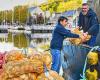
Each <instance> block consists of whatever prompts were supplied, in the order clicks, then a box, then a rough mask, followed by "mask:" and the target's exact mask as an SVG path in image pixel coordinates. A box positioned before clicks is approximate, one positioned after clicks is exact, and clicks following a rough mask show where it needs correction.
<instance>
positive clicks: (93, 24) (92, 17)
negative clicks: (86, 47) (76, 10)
mask: <svg viewBox="0 0 100 80" xmlns="http://www.w3.org/2000/svg"><path fill="white" fill-rule="evenodd" d="M85 17H86V19H87V21H86V22H87V23H86V25H85V24H84V23H85V20H86V19H85ZM84 19H85V20H84ZM78 26H79V27H82V29H83V31H84V32H88V33H89V34H90V35H93V36H96V35H97V34H98V32H99V22H98V19H97V16H96V13H95V12H94V11H93V10H92V9H89V11H88V13H87V15H86V16H84V15H83V14H82V12H81V13H80V14H79V22H78Z"/></svg>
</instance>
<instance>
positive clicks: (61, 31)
mask: <svg viewBox="0 0 100 80" xmlns="http://www.w3.org/2000/svg"><path fill="white" fill-rule="evenodd" d="M65 37H68V38H79V35H77V34H73V33H71V32H70V31H69V30H66V29H65V28H64V27H63V26H62V25H61V24H60V23H58V24H57V25H56V26H55V29H54V31H53V34H52V40H51V43H50V48H51V49H58V50H61V49H62V45H63V40H64V38H65Z"/></svg>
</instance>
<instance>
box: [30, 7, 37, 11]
mask: <svg viewBox="0 0 100 80" xmlns="http://www.w3.org/2000/svg"><path fill="white" fill-rule="evenodd" d="M35 8H36V7H30V8H29V9H28V10H29V12H31V11H33V10H34V9H35Z"/></svg>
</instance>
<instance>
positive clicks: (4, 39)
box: [0, 32, 48, 51]
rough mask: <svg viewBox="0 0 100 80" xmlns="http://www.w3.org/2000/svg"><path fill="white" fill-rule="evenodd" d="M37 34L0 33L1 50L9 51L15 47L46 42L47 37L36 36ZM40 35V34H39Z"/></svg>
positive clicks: (19, 47) (34, 45)
mask: <svg viewBox="0 0 100 80" xmlns="http://www.w3.org/2000/svg"><path fill="white" fill-rule="evenodd" d="M34 36H36V34H26V33H12V32H8V33H0V51H9V50H12V49H15V48H18V49H21V48H27V47H29V46H31V47H36V45H37V44H38V43H41V42H45V41H46V40H47V39H46V38H44V39H43V38H42V37H46V36H48V35H45V36H43V35H42V36H41V35H40V36H41V38H34ZM38 37H39V36H38Z"/></svg>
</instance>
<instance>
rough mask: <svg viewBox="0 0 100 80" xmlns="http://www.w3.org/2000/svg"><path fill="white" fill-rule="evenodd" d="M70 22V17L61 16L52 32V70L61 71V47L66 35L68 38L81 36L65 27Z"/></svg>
mask: <svg viewBox="0 0 100 80" xmlns="http://www.w3.org/2000/svg"><path fill="white" fill-rule="evenodd" d="M67 24H68V19H67V18H66V17H64V16H61V17H60V18H59V19H58V24H57V25H56V26H55V29H54V31H53V34H52V40H51V44H50V48H51V54H52V68H51V69H52V70H54V71H56V72H58V73H59V70H60V67H61V49H62V45H63V40H64V38H65V37H68V38H79V35H77V34H73V33H71V32H70V31H69V30H67V29H65V27H66V25H67Z"/></svg>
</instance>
